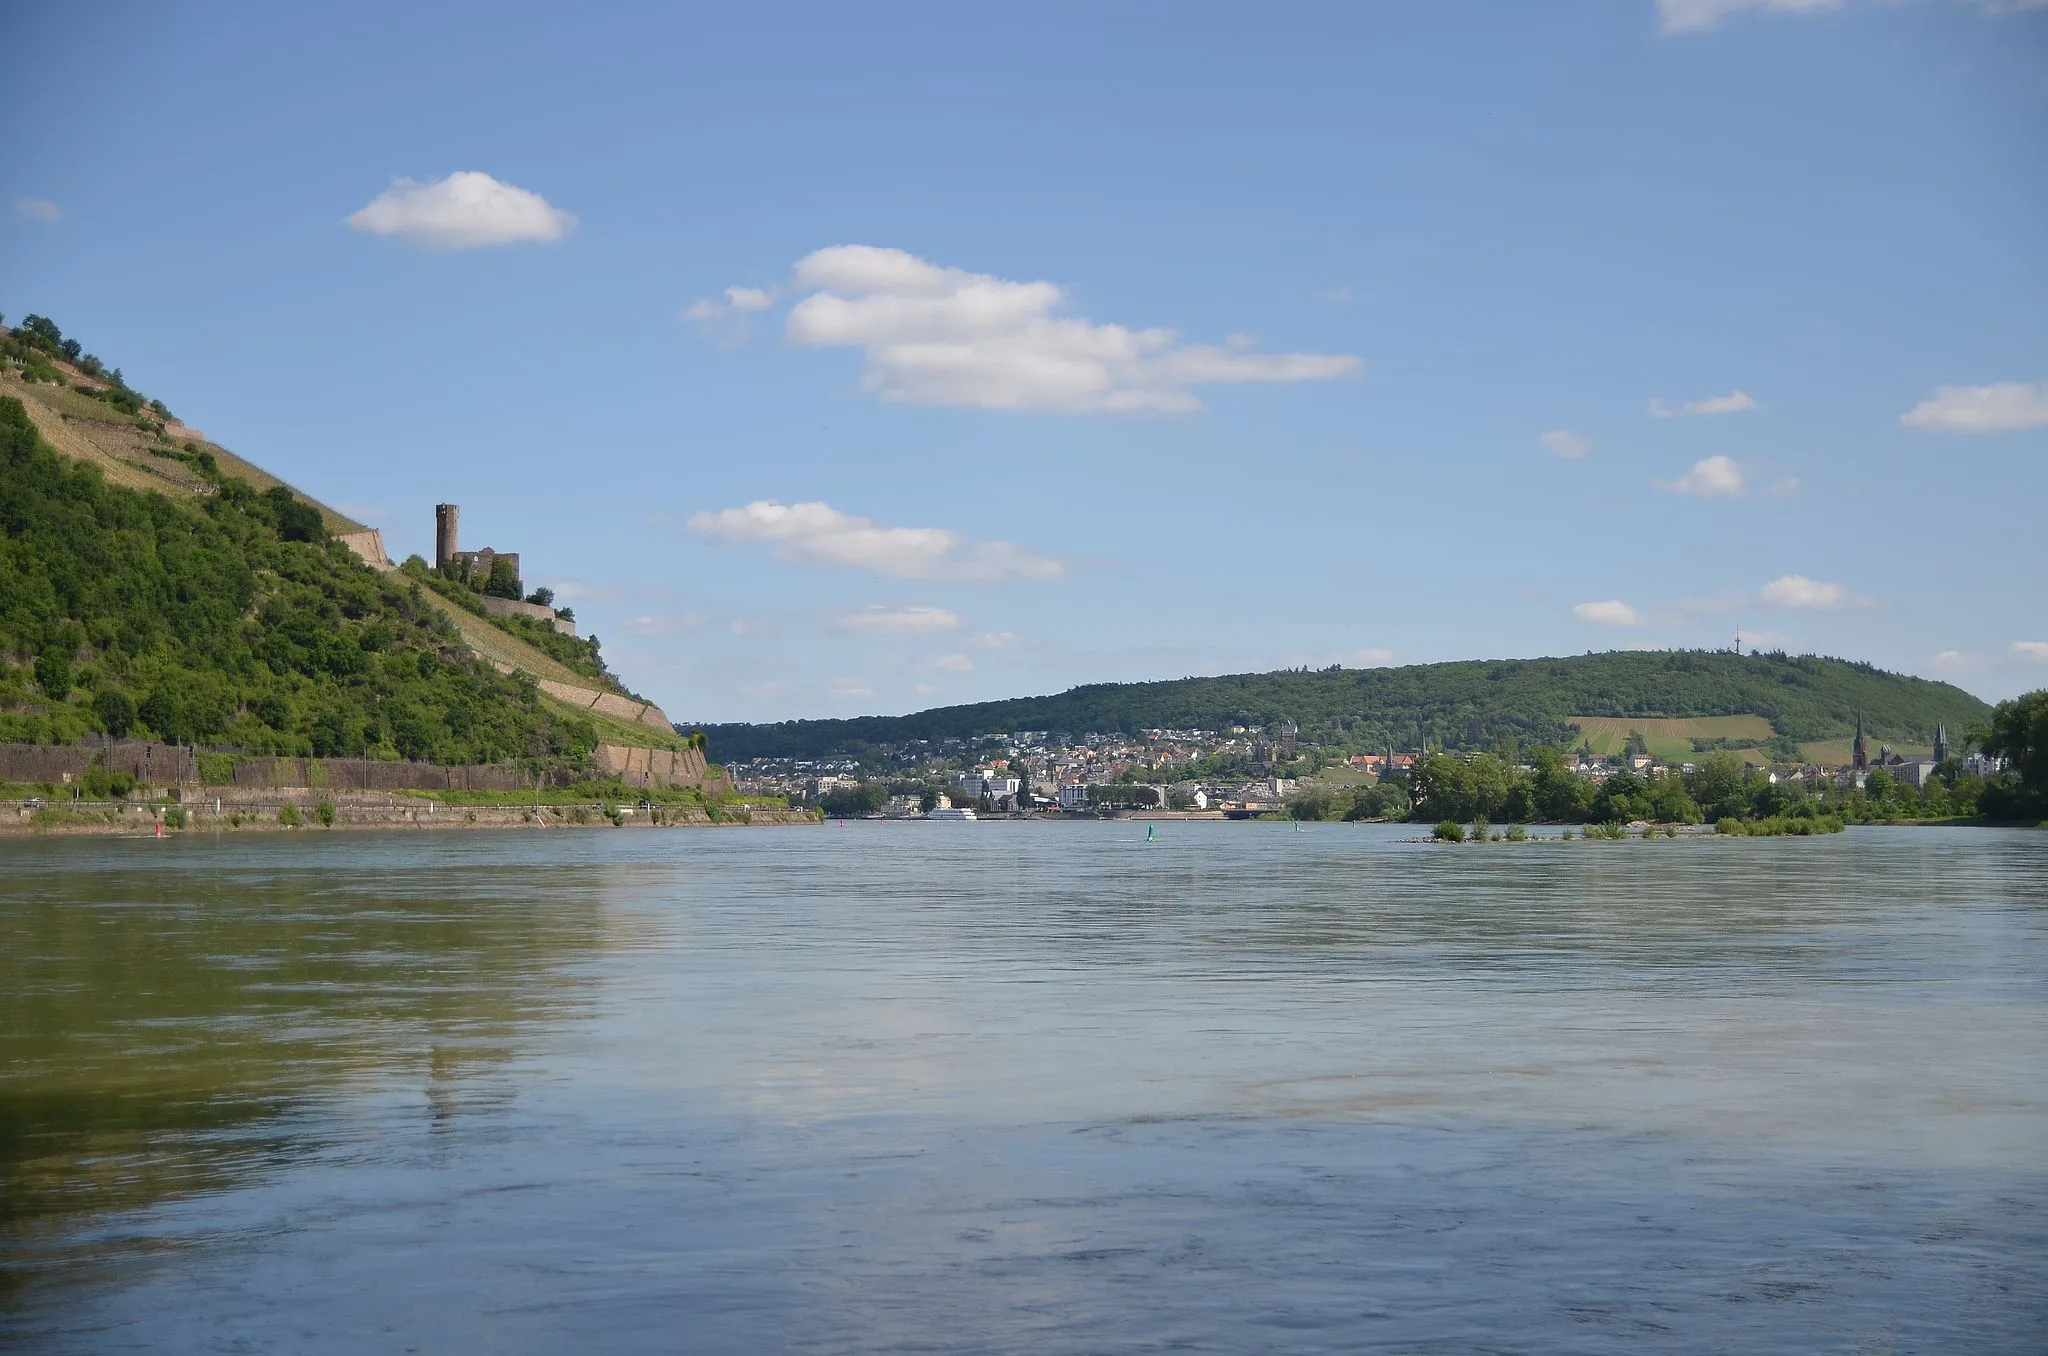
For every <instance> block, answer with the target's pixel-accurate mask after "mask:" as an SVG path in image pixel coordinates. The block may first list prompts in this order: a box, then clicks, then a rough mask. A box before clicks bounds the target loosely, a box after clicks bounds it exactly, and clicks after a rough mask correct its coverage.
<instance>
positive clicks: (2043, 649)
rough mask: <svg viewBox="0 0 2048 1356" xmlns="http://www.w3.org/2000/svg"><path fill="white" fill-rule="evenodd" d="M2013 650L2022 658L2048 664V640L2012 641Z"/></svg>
mask: <svg viewBox="0 0 2048 1356" xmlns="http://www.w3.org/2000/svg"><path fill="white" fill-rule="evenodd" d="M2012 652H2013V653H2014V654H2015V655H2017V656H2019V657H2020V658H2021V659H2030V660H2032V661H2033V662H2034V663H2036V664H2048V640H2016V641H2014V642H2013V643H2012Z"/></svg>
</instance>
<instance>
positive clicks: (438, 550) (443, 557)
mask: <svg viewBox="0 0 2048 1356" xmlns="http://www.w3.org/2000/svg"><path fill="white" fill-rule="evenodd" d="M461 522H462V508H461V506H460V505H458V504H436V505H434V568H435V569H437V570H445V569H447V568H448V562H449V561H451V560H453V559H455V553H456V552H457V551H459V550H461V549H462V547H461V546H460V545H458V544H457V538H456V528H457V527H458V526H459V525H460V524H461Z"/></svg>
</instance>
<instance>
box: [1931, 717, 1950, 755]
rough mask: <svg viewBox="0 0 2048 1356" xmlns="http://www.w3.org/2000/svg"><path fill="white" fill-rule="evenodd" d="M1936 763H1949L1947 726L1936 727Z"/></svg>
mask: <svg viewBox="0 0 2048 1356" xmlns="http://www.w3.org/2000/svg"><path fill="white" fill-rule="evenodd" d="M1934 761H1935V762H1937V763H1945V762H1947V761H1948V726H1946V725H1937V726H1935V727H1934Z"/></svg>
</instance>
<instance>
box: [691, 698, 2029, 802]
mask: <svg viewBox="0 0 2048 1356" xmlns="http://www.w3.org/2000/svg"><path fill="white" fill-rule="evenodd" d="M1299 739H1300V734H1299V731H1298V729H1297V728H1296V726H1295V725H1294V723H1293V722H1292V721H1283V722H1281V723H1279V724H1278V725H1276V726H1273V727H1271V728H1270V729H1268V730H1248V729H1246V728H1244V727H1242V726H1233V727H1232V728H1230V729H1229V730H1223V731H1211V730H1165V729H1161V730H1145V731H1141V732H1140V733H1138V734H1136V735H1122V734H1086V735H1079V736H1055V735H1050V734H1048V733H1047V732H1045V731H1032V730H1019V731H1016V732H1014V733H1011V734H1006V735H990V736H983V737H982V738H980V739H976V740H973V741H968V740H965V739H944V740H917V741H913V742H911V743H908V744H905V745H901V746H891V745H885V746H883V748H882V749H881V750H880V753H881V761H882V764H883V770H882V772H881V773H880V776H881V777H883V778H887V779H895V780H919V781H923V782H925V783H927V784H931V783H933V782H937V781H940V780H941V779H943V780H944V782H945V783H946V789H945V791H944V793H943V794H942V795H941V796H940V798H939V799H940V801H941V802H942V803H941V807H940V808H950V807H952V806H962V807H969V808H977V809H982V810H993V811H996V812H999V813H1014V812H1019V811H1035V812H1067V813H1073V814H1081V813H1094V812H1096V811H1098V810H1099V809H1100V808H1102V807H1103V806H1105V805H1110V806H1117V807H1129V808H1150V807H1156V808H1158V809H1162V810H1163V809H1178V810H1195V811H1220V812H1222V813H1223V814H1225V815H1229V816H1249V815H1253V814H1260V813H1265V812H1267V811H1271V810H1276V809H1278V808H1280V807H1281V805H1282V804H1284V803H1285V801H1286V800H1287V798H1288V797H1289V796H1290V795H1292V794H1293V793H1294V791H1295V790H1296V782H1295V781H1294V780H1292V779H1290V778H1288V777H1286V776H1284V775H1282V774H1281V772H1280V768H1281V766H1282V765H1284V764H1286V763H1288V762H1291V761H1292V760H1293V759H1294V758H1295V757H1296V755H1297V754H1298V753H1299V752H1300V749H1299ZM1219 753H1223V754H1235V755H1237V756H1236V757H1235V758H1233V759H1231V760H1230V764H1231V765H1235V766H1238V767H1240V768H1242V767H1244V766H1246V765H1249V766H1250V768H1251V769H1252V770H1254V772H1257V771H1261V770H1263V771H1264V772H1265V773H1266V775H1265V776H1264V777H1255V778H1254V779H1253V780H1250V781H1242V782H1230V783H1221V782H1216V781H1213V780H1206V779H1201V778H1194V777H1186V776H1183V777H1175V776H1173V775H1172V774H1173V773H1174V771H1175V770H1176V769H1177V768H1184V767H1187V766H1188V765H1190V764H1194V763H1196V762H1197V761H1198V760H1201V759H1203V758H1208V757H1211V756H1213V755H1216V754H1219ZM1949 755H1950V747H1949V738H1948V731H1947V729H1946V728H1942V729H1939V730H1937V731H1936V734H1935V744H1934V750H1933V753H1932V756H1908V755H1904V754H1899V753H1895V752H1894V751H1893V750H1892V749H1891V747H1890V746H1889V745H1880V746H1879V748H1878V751H1877V752H1876V753H1875V754H1874V755H1873V754H1872V753H1870V751H1869V746H1868V741H1867V740H1866V738H1865V736H1864V731H1863V722H1862V720H1861V718H1860V717H1859V719H1858V720H1857V723H1856V738H1855V743H1854V746H1853V754H1852V757H1851V760H1850V762H1849V764H1848V765H1847V766H1843V767H1832V766H1826V765H1822V764H1819V763H1808V764H1805V765H1801V766H1795V767H1784V766H1779V767H1775V768H1769V769H1766V771H1767V775H1768V776H1769V777H1770V779H1771V780H1772V781H1773V782H1781V781H1794V782H1799V781H1812V782H1819V781H1828V782H1832V783H1834V784H1836V785H1840V786H1862V785H1863V784H1864V783H1865V781H1866V780H1867V779H1868V777H1869V776H1870V774H1871V773H1872V772H1874V771H1877V770H1879V769H1883V770H1884V771H1885V772H1887V773H1888V774H1889V775H1891V776H1892V777H1893V778H1895V779H1896V780H1898V781H1900V782H1902V783H1904V784H1906V785H1909V786H1913V787H1922V786H1925V785H1926V784H1927V782H1928V780H1929V779H1930V778H1931V777H1932V776H1933V775H1934V770H1935V769H1936V768H1937V767H1938V766H1939V765H1940V764H1941V763H1942V762H1943V761H1944V760H1945V759H1947V758H1948V757H1949ZM1422 756H1423V755H1421V754H1419V753H1397V752H1394V751H1393V750H1391V749H1389V750H1387V751H1386V752H1384V753H1361V754H1354V755H1351V756H1349V757H1348V758H1346V759H1345V760H1344V761H1345V763H1346V765H1347V766H1348V767H1349V768H1350V769H1351V770H1353V771H1354V772H1359V773H1363V774H1365V775H1366V776H1368V777H1371V778H1373V779H1375V780H1385V779H1386V778H1387V777H1389V776H1390V775H1399V774H1403V773H1406V772H1407V771H1408V770H1409V769H1411V768H1412V767H1413V766H1414V765H1415V762H1416V760H1417V759H1419V758H1421V757H1422ZM872 762H873V760H872V759H871V760H870V762H869V764H868V765H866V766H864V765H863V764H861V763H858V762H856V761H855V760H852V759H836V760H786V759H757V760H754V761H753V762H751V763H736V764H732V765H731V766H730V769H729V770H730V771H731V772H732V774H733V775H734V777H735V780H736V783H737V785H738V787H739V789H741V790H742V791H746V792H749V793H754V794H770V795H786V796H789V797H790V798H791V799H793V800H808V801H810V802H812V803H816V802H817V801H820V800H822V799H823V798H824V797H825V796H828V795H830V794H831V793H833V792H834V791H837V790H841V789H847V788H851V787H854V786H857V785H858V784H859V783H860V781H861V780H862V774H863V773H865V774H866V775H867V777H868V778H869V779H873V778H874V777H875V776H876V772H875V769H874V768H873V766H872ZM1212 766H1213V764H1212ZM1963 766H1964V770H1965V771H1966V772H1974V773H1979V774H1988V773H1990V772H1993V771H1996V770H1997V768H1998V763H1997V761H1996V760H1988V759H1985V758H1982V757H1976V756H1973V757H1971V758H1967V759H1964V760H1963ZM1572 768H1573V771H1574V772H1575V773H1577V775H1579V776H1581V777H1584V778H1586V779H1587V780H1588V781H1590V782H1593V783H1595V784H1598V783H1600V782H1604V781H1605V780H1606V779H1607V778H1608V777H1610V776H1613V775H1615V774H1616V773H1619V772H1621V771H1624V770H1626V771H1631V772H1634V773H1637V774H1638V775H1642V776H1659V775H1663V774H1666V773H1672V772H1690V771H1692V770H1693V768H1694V765H1693V764H1692V763H1677V764H1669V763H1665V762H1663V761H1661V760H1659V759H1657V758H1654V757H1652V756H1651V755H1650V754H1648V753H1635V754H1631V755H1626V756H1623V757H1619V758H1603V757H1599V756H1597V755H1595V754H1593V753H1592V752H1591V751H1590V750H1587V749H1583V748H1582V749H1581V750H1580V751H1579V752H1578V753H1577V754H1576V755H1575V756H1574V760H1573V763H1572ZM1190 770H1192V769H1190ZM926 799H928V798H927V797H923V796H917V795H901V796H897V797H894V798H893V799H892V800H891V801H890V804H889V808H888V809H887V810H886V811H885V813H886V814H890V815H901V816H909V815H915V814H918V813H921V812H922V807H921V802H922V801H924V800H926Z"/></svg>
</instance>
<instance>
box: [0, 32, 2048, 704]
mask: <svg viewBox="0 0 2048 1356" xmlns="http://www.w3.org/2000/svg"><path fill="white" fill-rule="evenodd" d="M0 77H4V80H5V82H6V86H7V88H8V90H9V93H10V102H11V104H12V106H13V107H14V108H15V109H16V110H18V111H23V117H24V118H27V119H28V120H27V121H25V122H20V123H19V124H18V125H17V127H16V135H14V136H12V137H10V138H9V139H8V144H7V147H6V149H5V150H4V151H0V210H4V216H0V312H4V313H5V314H6V315H7V317H8V318H9V320H10V322H11V321H14V320H18V319H19V318H20V317H21V316H22V315H24V314H27V313H30V312H35V313H41V314H44V315H47V316H49V317H51V318H52V319H54V320H56V321H57V323H58V324H59V325H61V326H62V327H63V329H64V331H65V332H66V333H67V334H68V335H73V336H75V337H78V338H79V339H81V341H82V342H83V343H84V344H85V347H86V348H87V349H88V350H89V351H91V352H94V353H96V354H98V355H99V356H100V357H102V358H103V359H105V360H106V361H107V362H109V363H110V364H113V365H117V366H119V367H121V368H122V369H123V371H124V373H125V374H126V376H127V378H128V380H129V381H130V383H131V384H133V385H134V386H136V387H137V388H138V389H141V390H143V391H144V392H146V393H148V394H150V395H154V396H158V397H160V398H162V399H163V400H165V401H166V402H167V403H168V404H169V405H170V407H171V408H172V410H173V411H174V412H176V414H178V415H179V416H180V417H181V418H183V419H184V420H186V421H187V422H189V423H190V424H192V425H193V426H195V427H197V428H200V429H202V430H204V431H205V432H206V434H207V435H208V436H209V437H211V438H213V439H214V440H215V441H218V442H220V443H221V444H223V445H225V446H227V447H230V448H232V449H234V450H235V451H237V452H239V453H241V454H242V455H244V456H246V457H248V458H250V459H251V460H253V461H255V462H257V463H258V464H260V465H262V466H264V467H265V468H266V469H268V470H271V471H273V472H275V473H276V474H278V475H281V476H283V477H284V478H286V479H287V480H289V481H291V482H292V483H293V484H295V485H297V486H299V487H300V488H301V489H303V490H305V491H306V492H307V493H309V494H312V495H315V496H317V497H319V498H320V499H322V500H323V501H325V502H327V503H329V504H332V505H334V506H336V507H338V508H340V509H342V510H343V511H344V512H347V513H349V514H351V515H353V516H355V517H358V518H361V519H363V520H364V521H366V522H369V523H371V524H373V525H375V526H377V527H379V528H380V529H382V531H383V533H384V537H385V541H386V543H387V546H388V547H389V549H390V550H391V552H392V554H393V555H394V557H401V558H402V557H403V556H404V555H406V554H407V553H410V552H420V553H422V554H425V555H428V556H429V557H431V554H432V550H433V506H434V504H436V503H437V502H444V501H446V502H454V503H459V504H460V505H461V506H462V533H463V545H464V546H465V547H467V548H470V549H474V548H477V547H481V546H486V545H488V546H491V547H494V548H498V549H501V550H514V551H518V552H520V553H521V555H522V562H523V566H524V569H525V573H526V576H527V584H528V586H529V587H532V586H535V585H540V584H545V585H548V586H550V587H552V588H553V589H554V590H555V592H556V594H557V595H558V597H559V598H560V599H562V600H564V601H566V602H568V603H570V604H571V605H573V607H574V609H575V613H576V616H577V619H578V621H579V623H580V624H581V625H582V627H583V629H584V630H585V631H586V632H594V633H595V634H597V635H598V636H599V637H600V638H601V639H602V641H603V645H604V651H605V654H606V656H607V657H608V659H609V660H610V661H611V663H612V666H613V667H614V669H615V670H616V671H618V672H619V673H620V674H621V676H622V677H624V678H625V680H626V681H627V683H628V685H629V686H630V687H632V688H633V689H634V690H636V691H639V692H641V693H643V694H645V695H647V696H649V697H651V698H653V699H654V700H656V701H658V702H660V703H661V705H662V706H663V707H664V708H665V709H666V710H667V711H668V713H669V714H670V715H671V716H673V717H675V718H677V719H679V720H683V721H706V722H709V721H730V720H781V719H789V718H794V717H808V716H845V715H855V714H864V713H875V712H901V711H908V710H916V709H922V708H925V707H930V706H935V705H946V704H952V703H956V702H965V701H979V700H987V699H991V698H998V697H1006V696H1021V695H1028V694H1034V693H1043V692H1053V691H1059V690H1062V689H1064V688H1067V687H1069V686H1072V685H1074V684H1077V683H1088V682H1104V681H1131V680H1141V679H1153V678H1176V677H1182V676H1186V675H1191V674H1208V673H1230V672H1244V671H1252V670H1264V669H1272V668H1280V667H1293V666H1302V665H1308V666H1313V667H1324V666H1327V665H1330V664H1343V665H1345V666H1347V667H1349V666H1370V665H1382V664H1409V663H1423V662H1430V661H1435V660H1443V659H1460V658H1502V657H1517V656H1538V655H1557V654H1575V653H1580V652H1583V651H1587V650H1605V649H1617V648H1629V647H1644V648H1653V647H1725V646H1728V645H1731V644H1733V643H1734V641H1735V637H1736V635H1737V632H1738V630H1739V632H1740V634H1741V637H1742V641H1743V644H1744V645H1745V647H1750V646H1755V647H1761V648H1767V649H1768V648H1784V649H1787V650H1791V651H1794V652H1808V651H1811V652H1818V653H1823V654H1833V655H1841V656H1845V657H1849V658H1855V659H1864V660H1868V661H1870V662H1872V663H1875V664H1877V665H1879V666H1881V667H1884V668H1890V669H1897V670H1902V671H1905V672H1909V673H1916V674H1922V675H1925V676H1928V677H1935V678H1942V679H1946V680H1949V681H1953V682H1956V683H1958V684H1960V685H1961V686H1963V687H1965V688H1967V689H1969V690H1970V691H1973V692H1976V693H1978V694H1979V695H1981V696H1985V697H1988V698H1994V699H1996V698H2001V697H2004V696H2009V695H2012V694H2013V693H2016V692H2019V691H2023V690H2028V689H2031V688H2035V687H2040V686H2043V685H2048V591H2044V588H2043V583H2044V580H2048V544H2044V543H2048V2H2044V0H2002V2H2001V0H1833V2H1830V0H1552V2H1546V3H1529V0H1513V2H1512V3H1509V2H1508V0H1500V2H1499V3H1490V4H1489V3H1477V2H1476V0H1475V2H1472V3H1466V2H1464V0H1444V2H1442V3H1434V2H1433V3H1423V0H1407V3H1362V2H1358V0H1354V2H1352V3H1341V4H1290V3H1273V4H1266V5H1260V6H1245V5H1234V4H1233V5H1226V4H1206V3H1172V4H1169V3H1156V4H1137V3H1131V4H1110V5H1102V4H1086V5H1080V4H1076V5H1065V4H1040V5H1033V6H1028V7H1020V6H1011V7H993V6H987V7H984V6H960V5H937V4H933V5H909V4H882V5H877V6H847V5H772V4H757V5H748V6H693V7H681V6H670V5H654V4H648V5H644V6H634V5H630V4H622V5H614V6H606V7H595V6H591V7H578V6H561V5H545V6H542V5H530V6H525V5H517V4H493V5H489V6H482V5H478V6H461V5H436V4H422V3H408V4H404V5H396V4H382V3H374V2H372V3H356V4H351V5H348V6H298V5H288V6H279V5H256V4H234V3H219V4H208V5H203V6H199V5H177V4H152V5H138V4H122V3H118V2H117V3H111V4H109V5H105V6H102V7H100V8H98V9H96V10H95V11H94V14H93V18H92V21H91V22H89V23H87V22H83V21H81V20H80V18H79V16H78V15H76V14H75V13H71V12H69V11H66V10H64V9H63V8H62V7H56V6H38V7H29V6H11V7H7V9H6V10H5V12H4V13H0ZM31 113H32V116H30V114H31Z"/></svg>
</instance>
